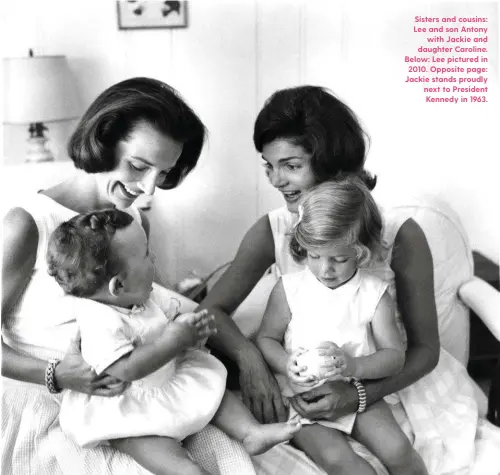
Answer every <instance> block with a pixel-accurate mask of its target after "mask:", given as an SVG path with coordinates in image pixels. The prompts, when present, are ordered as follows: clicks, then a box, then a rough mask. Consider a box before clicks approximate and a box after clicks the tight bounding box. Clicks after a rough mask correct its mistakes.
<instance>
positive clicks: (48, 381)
mask: <svg viewBox="0 0 500 475" xmlns="http://www.w3.org/2000/svg"><path fill="white" fill-rule="evenodd" d="M59 362H60V360H49V362H48V364H47V368H45V386H47V389H48V390H49V392H50V393H51V394H57V393H60V392H61V391H62V389H60V388H59V387H57V384H56V378H55V369H56V366H57V365H58V364H59Z"/></svg>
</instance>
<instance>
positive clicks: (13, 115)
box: [3, 56, 80, 124]
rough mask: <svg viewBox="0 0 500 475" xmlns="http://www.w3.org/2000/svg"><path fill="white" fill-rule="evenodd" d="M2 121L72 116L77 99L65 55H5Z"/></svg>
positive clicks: (42, 119)
mask: <svg viewBox="0 0 500 475" xmlns="http://www.w3.org/2000/svg"><path fill="white" fill-rule="evenodd" d="M3 66H4V116H3V122H4V123H6V124H31V123H35V122H54V121H59V120H68V119H74V118H76V117H78V116H79V115H80V108H79V101H78V97H77V94H76V91H75V81H74V79H72V75H71V71H70V69H69V67H68V63H67V61H66V57H65V56H30V57H25V58H5V59H4V60H3Z"/></svg>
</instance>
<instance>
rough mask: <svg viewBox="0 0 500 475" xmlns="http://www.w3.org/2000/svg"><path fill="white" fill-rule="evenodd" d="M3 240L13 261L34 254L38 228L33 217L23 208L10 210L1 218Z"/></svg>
mask: <svg viewBox="0 0 500 475" xmlns="http://www.w3.org/2000/svg"><path fill="white" fill-rule="evenodd" d="M3 240H4V246H5V248H9V249H8V251H7V255H8V257H9V258H12V259H14V260H16V256H18V257H23V258H26V256H28V255H31V254H34V253H36V249H37V245H38V228H37V225H36V222H35V220H34V218H33V216H32V215H31V214H30V213H29V212H28V211H26V210H25V209H24V208H12V209H11V210H10V211H9V212H8V213H7V214H6V215H5V216H4V218H3ZM4 255H5V254H4Z"/></svg>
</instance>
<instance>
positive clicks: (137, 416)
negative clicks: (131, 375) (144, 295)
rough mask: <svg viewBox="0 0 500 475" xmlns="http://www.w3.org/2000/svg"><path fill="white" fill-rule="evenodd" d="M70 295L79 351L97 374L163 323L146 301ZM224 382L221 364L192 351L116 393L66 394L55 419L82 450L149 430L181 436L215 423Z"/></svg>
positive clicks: (161, 314) (160, 314) (147, 340)
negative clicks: (131, 303)
mask: <svg viewBox="0 0 500 475" xmlns="http://www.w3.org/2000/svg"><path fill="white" fill-rule="evenodd" d="M70 300H71V301H72V303H73V306H74V313H75V314H76V315H77V322H78V325H79V327H80V331H81V338H82V356H83V358H84V359H85V361H87V363H88V364H90V365H91V366H92V367H93V368H94V370H95V371H96V373H97V374H101V373H103V372H105V370H106V368H107V367H108V366H109V365H111V364H112V363H114V362H115V361H117V360H118V359H120V358H121V357H122V356H124V355H126V354H128V353H130V351H132V350H133V349H134V348H135V347H137V346H140V345H143V344H146V343H151V342H153V341H154V340H156V339H157V338H158V336H159V335H160V334H161V333H162V332H163V331H164V330H165V327H166V326H167V324H168V318H167V317H166V315H165V313H164V312H163V311H162V310H161V309H160V307H158V306H157V305H156V304H155V303H154V302H153V301H152V300H151V299H149V300H148V301H146V302H145V304H144V305H142V306H136V307H134V308H133V309H125V308H120V307H114V306H109V305H105V304H102V303H99V302H95V301H92V300H89V299H79V298H71V297H70ZM225 385H226V368H225V367H224V365H223V364H222V363H221V362H220V361H219V360H218V359H216V358H215V357H213V356H212V355H210V354H209V353H208V352H206V351H201V350H198V349H190V350H187V351H186V352H184V354H183V355H180V356H178V357H176V358H174V359H172V360H171V361H169V362H168V363H167V364H165V365H164V366H162V367H161V368H159V369H158V370H157V371H155V372H153V373H151V374H149V375H148V376H146V377H144V378H142V379H140V380H137V381H133V382H132V384H131V386H130V388H128V389H127V390H126V391H125V392H124V393H123V394H122V395H120V396H116V397H101V396H89V395H88V394H82V393H79V392H75V391H65V392H64V397H63V401H62V405H61V412H60V414H59V421H60V424H61V428H62V429H63V431H64V432H65V433H66V434H68V435H69V436H71V437H72V438H73V439H74V440H75V441H76V442H77V443H78V444H79V445H81V446H83V447H92V446H95V445H96V444H98V443H99V442H103V441H107V440H109V439H118V438H124V437H134V436H135V437H138V436H146V435H158V436H165V437H171V438H174V439H176V440H178V441H181V440H183V439H185V438H186V437H187V436H189V435H191V434H194V433H196V432H198V431H200V430H201V429H203V428H204V427H205V426H206V425H207V424H208V423H209V422H210V421H211V420H212V418H213V417H214V415H215V413H216V411H217V409H218V408H219V405H220V403H221V400H222V396H223V395H224V391H225Z"/></svg>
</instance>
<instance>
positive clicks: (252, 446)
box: [47, 209, 300, 474]
mask: <svg viewBox="0 0 500 475" xmlns="http://www.w3.org/2000/svg"><path fill="white" fill-rule="evenodd" d="M47 264H48V269H49V273H50V274H51V275H52V276H54V277H55V279H56V280H57V282H58V283H59V285H60V286H61V287H62V288H63V290H64V291H65V292H66V294H68V296H67V298H68V299H69V300H70V303H71V304H72V307H73V309H74V312H75V314H76V318H77V321H78V324H79V327H80V332H81V341H82V356H83V358H84V359H85V360H86V362H87V363H88V364H89V365H91V366H92V367H93V368H94V370H95V371H96V373H98V374H100V373H103V372H105V373H107V374H110V375H112V376H114V377H117V378H119V379H121V380H123V381H130V383H131V384H130V387H129V388H128V389H127V390H126V391H125V392H124V393H123V394H121V395H119V396H115V397H110V398H106V397H100V396H93V395H88V394H83V393H77V392H74V391H67V392H65V394H64V396H63V402H62V407H61V413H60V423H61V427H62V429H63V430H64V431H65V432H66V433H67V434H68V435H70V436H71V437H73V438H74V439H75V440H76V441H77V442H78V443H79V444H80V445H82V446H85V447H90V446H94V445H96V444H98V443H110V444H111V445H112V446H113V447H115V448H117V449H118V450H121V451H123V452H126V453H128V454H129V455H131V456H132V457H133V458H134V459H135V460H136V461H137V462H138V463H140V464H141V465H143V466H144V467H145V468H147V469H148V470H149V471H151V472H152V473H155V474H168V473H197V474H198V473H199V474H204V473H206V472H204V471H203V469H202V468H201V467H199V466H198V465H197V464H195V462H193V461H192V460H191V459H190V457H189V455H188V453H187V452H186V451H185V450H184V449H183V448H182V447H181V445H180V444H179V442H180V441H182V440H183V439H184V438H185V437H187V436H188V435H190V434H193V433H195V432H198V431H199V430H201V429H202V428H203V427H204V426H205V425H207V424H208V423H209V422H210V421H212V423H213V424H214V425H216V426H217V427H219V428H221V429H222V430H224V431H225V432H227V433H228V434H229V435H231V436H232V437H234V438H235V439H237V440H239V441H241V442H242V443H243V445H244V447H245V448H246V449H247V451H248V452H249V453H251V454H256V453H261V452H264V451H266V450H268V449H269V448H271V447H272V446H274V445H275V444H277V443H280V442H283V441H285V440H288V439H290V438H291V437H292V436H293V434H294V433H295V432H296V431H297V430H298V429H299V428H300V424H290V423H285V424H260V423H259V422H257V420H255V419H254V417H253V416H252V414H251V413H250V411H249V410H248V409H247V408H246V406H245V405H244V404H243V403H242V402H241V401H240V400H239V399H237V398H236V396H234V395H233V394H232V393H230V392H228V391H225V380H226V370H225V368H224V366H223V365H222V364H221V363H220V362H219V361H218V360H217V359H216V358H215V357H213V356H211V355H210V354H209V353H208V352H207V351H206V350H202V349H201V348H202V346H203V344H204V342H205V341H206V339H207V338H208V337H210V336H211V335H213V334H214V333H215V332H216V329H215V328H214V318H213V316H211V315H208V314H207V312H206V311H201V312H197V313H186V314H180V315H179V314H177V312H176V310H175V309H174V310H173V311H171V312H167V315H166V314H165V313H164V312H163V311H162V310H161V309H160V308H159V307H158V306H157V305H156V304H155V303H154V302H153V301H152V300H151V299H150V298H149V296H150V293H151V290H152V283H153V276H154V266H153V262H152V260H151V257H150V255H149V248H148V240H147V236H146V234H145V232H144V230H143V228H142V227H141V225H140V224H139V223H138V222H137V221H135V220H134V219H133V218H132V217H131V216H130V215H129V214H127V213H125V212H123V211H119V210H115V209H113V210H104V211H96V212H92V213H88V214H85V215H77V216H75V217H74V218H72V219H71V220H69V221H67V222H65V223H63V224H61V225H60V226H59V227H58V228H57V229H56V230H55V231H54V233H53V234H52V235H51V237H50V240H49V245H48V252H47ZM168 313H170V314H168Z"/></svg>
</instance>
